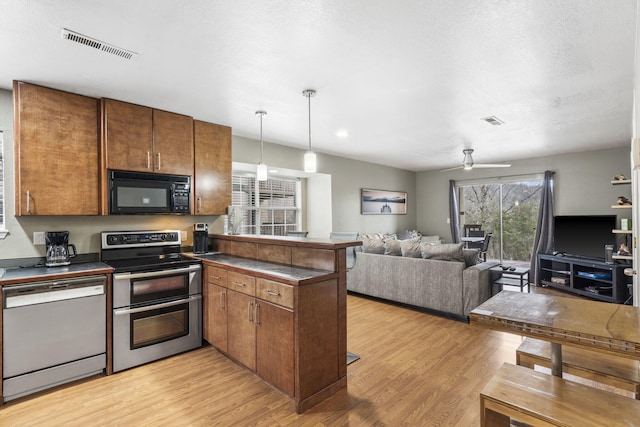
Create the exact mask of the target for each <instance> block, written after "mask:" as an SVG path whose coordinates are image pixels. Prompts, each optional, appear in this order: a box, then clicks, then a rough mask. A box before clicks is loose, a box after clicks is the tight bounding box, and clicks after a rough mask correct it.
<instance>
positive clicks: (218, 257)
mask: <svg viewBox="0 0 640 427" xmlns="http://www.w3.org/2000/svg"><path fill="white" fill-rule="evenodd" d="M209 237H210V241H211V249H212V250H213V251H218V252H220V253H219V254H215V255H202V256H201V257H202V258H201V259H202V261H203V263H204V264H205V265H209V266H214V267H216V268H219V269H223V270H226V271H227V282H228V288H227V289H228V294H227V306H228V317H227V321H228V324H227V337H228V353H227V354H228V356H229V357H231V358H233V359H234V360H236V361H237V362H238V363H240V364H242V365H244V366H246V367H248V368H250V369H252V370H254V372H256V373H257V374H258V375H259V376H260V377H261V378H263V379H264V380H265V381H267V382H269V383H270V384H271V385H273V386H274V387H277V388H278V389H280V390H281V391H282V392H283V393H285V394H286V395H287V396H289V397H290V398H291V399H292V400H293V401H294V404H295V408H296V412H297V413H302V412H304V411H306V410H307V409H309V408H311V407H313V406H314V405H317V404H318V403H320V402H322V401H323V400H325V399H327V398H328V397H329V396H332V395H334V394H335V393H337V392H338V391H340V390H342V389H344V388H345V387H346V386H347V286H346V283H347V268H346V265H347V261H346V260H347V249H348V248H350V247H352V246H359V245H361V242H360V241H344V240H326V239H285V238H282V237H273V236H249V235H240V236H236V235H226V234H213V235H210V236H209ZM195 257H196V258H200V256H198V255H195Z"/></svg>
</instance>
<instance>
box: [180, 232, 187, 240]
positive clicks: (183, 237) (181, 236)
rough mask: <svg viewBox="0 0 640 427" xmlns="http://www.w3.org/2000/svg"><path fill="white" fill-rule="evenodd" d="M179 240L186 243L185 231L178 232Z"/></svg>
mask: <svg viewBox="0 0 640 427" xmlns="http://www.w3.org/2000/svg"><path fill="white" fill-rule="evenodd" d="M180 240H182V241H183V242H186V241H187V231H186V230H180Z"/></svg>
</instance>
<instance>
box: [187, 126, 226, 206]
mask: <svg viewBox="0 0 640 427" xmlns="http://www.w3.org/2000/svg"><path fill="white" fill-rule="evenodd" d="M193 138H194V152H195V157H194V158H195V164H194V177H193V189H194V194H195V203H194V205H195V207H194V214H195V215H223V214H224V213H225V212H226V208H227V206H229V205H231V128H230V127H228V126H221V125H216V124H213V123H207V122H203V121H199V120H194V121H193Z"/></svg>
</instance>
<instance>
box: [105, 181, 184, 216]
mask: <svg viewBox="0 0 640 427" xmlns="http://www.w3.org/2000/svg"><path fill="white" fill-rule="evenodd" d="M108 179H109V214H189V213H190V209H189V206H190V203H189V200H190V197H189V195H190V192H191V177H190V176H183V175H166V174H158V173H145V172H127V171H117V170H109V171H108Z"/></svg>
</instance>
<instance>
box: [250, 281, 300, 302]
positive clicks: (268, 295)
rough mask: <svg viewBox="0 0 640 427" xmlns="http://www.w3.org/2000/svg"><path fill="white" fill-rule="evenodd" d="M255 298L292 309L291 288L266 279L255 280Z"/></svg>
mask: <svg viewBox="0 0 640 427" xmlns="http://www.w3.org/2000/svg"><path fill="white" fill-rule="evenodd" d="M256 297H258V298H260V299H262V300H265V301H269V302H272V303H274V304H278V305H281V306H283V307H287V308H291V309H293V286H290V285H285V284H283V283H279V282H274V281H272V280H267V279H257V282H256Z"/></svg>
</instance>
